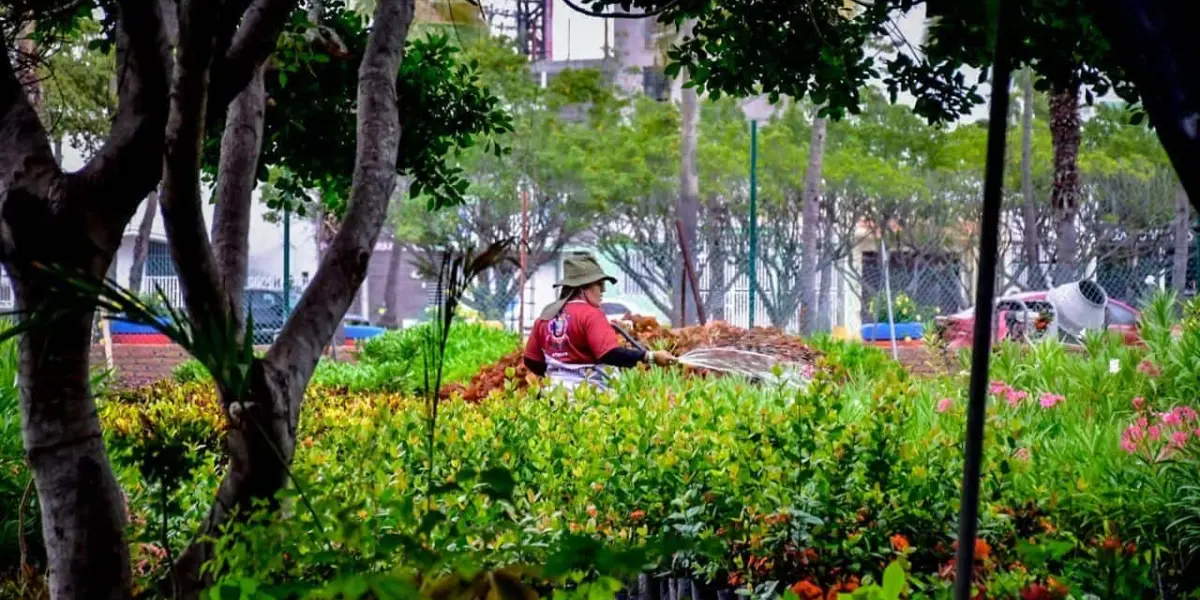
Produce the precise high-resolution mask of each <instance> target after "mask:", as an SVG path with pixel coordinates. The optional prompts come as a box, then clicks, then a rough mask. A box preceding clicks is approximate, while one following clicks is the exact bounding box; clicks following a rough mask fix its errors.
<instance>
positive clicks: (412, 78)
mask: <svg viewBox="0 0 1200 600" xmlns="http://www.w3.org/2000/svg"><path fill="white" fill-rule="evenodd" d="M296 4H297V3H296V2H289V1H286V0H254V1H253V2H244V3H232V4H229V5H222V6H221V7H219V8H218V9H216V10H214V9H213V7H212V6H210V5H209V4H208V3H205V2H200V1H198V0H185V1H184V2H183V3H182V4H181V6H180V9H181V10H180V13H179V14H180V17H179V20H180V31H181V33H182V35H181V38H180V43H179V46H178V49H177V50H176V51H174V52H172V51H171V49H170V44H169V43H168V39H167V35H166V34H165V33H164V23H163V21H164V19H163V11H162V6H160V5H159V4H158V3H153V2H152V3H146V2H141V3H138V2H126V1H118V2H116V3H115V6H107V5H106V6H105V8H107V9H108V10H109V11H110V12H107V13H105V15H106V20H105V21H104V22H105V23H109V24H111V25H112V29H111V31H109V32H107V34H108V39H113V40H114V41H115V48H116V64H117V67H118V68H117V69H116V72H117V73H118V77H119V79H118V86H117V89H118V104H117V109H116V111H115V116H114V119H113V124H112V126H111V129H110V131H109V133H108V135H107V136H106V139H105V141H104V143H103V144H102V145H101V146H100V147H99V149H98V150H97V151H96V153H95V155H94V156H92V157H91V159H90V160H89V161H88V163H87V164H86V165H85V166H84V168H83V169H82V170H80V171H78V172H75V173H64V172H63V171H62V169H61V167H60V166H59V165H58V163H57V162H56V160H55V158H54V156H53V154H52V152H51V150H50V144H49V141H48V137H47V134H46V131H45V129H44V128H43V126H42V124H41V123H40V122H39V120H38V116H37V114H36V113H35V112H34V110H33V107H32V106H31V104H30V103H29V100H28V98H27V97H26V95H25V93H24V90H23V89H22V85H21V81H20V80H19V79H18V77H17V74H16V70H15V69H14V67H13V62H12V61H11V59H10V55H9V54H8V53H6V55H5V58H4V60H2V61H0V123H2V126H0V142H2V143H0V190H3V191H4V195H3V197H0V218H2V219H3V222H4V223H3V225H4V226H3V227H2V228H0V250H2V253H0V254H2V255H0V258H2V259H3V262H4V264H5V266H6V267H7V268H8V270H9V272H10V273H11V275H12V278H13V281H14V287H15V288H16V293H17V303H18V308H19V309H20V310H21V311H24V312H27V313H31V315H32V316H31V317H29V318H28V319H24V320H23V321H22V326H21V327H22V329H20V331H22V332H23V334H24V335H23V336H22V344H21V345H22V364H21V370H20V379H21V382H20V387H21V390H22V397H21V410H22V416H23V430H24V437H25V441H26V451H27V455H28V457H29V463H30V466H31V468H32V470H33V473H34V480H35V483H36V487H37V490H38V496H39V504H40V506H41V508H42V528H43V532H44V538H45V541H46V551H47V558H48V561H49V568H50V569H49V572H50V587H51V594H52V596H53V597H56V598H67V597H80V596H83V597H97V598H100V597H105V598H107V597H112V598H124V597H129V596H130V594H131V589H130V585H131V584H130V582H131V575H130V568H129V553H128V549H127V547H126V546H125V544H124V542H123V539H122V536H123V530H124V525H125V523H124V519H125V509H124V502H123V498H122V495H121V492H120V489H119V487H118V486H117V483H116V480H115V478H114V477H113V473H112V469H111V466H110V465H109V462H108V459H107V456H106V455H105V451H104V446H103V442H102V438H101V435H100V425H99V422H98V420H97V417H96V409H95V404H94V401H93V399H92V395H91V393H90V390H89V381H90V378H89V375H88V350H89V343H90V339H91V321H92V313H93V308H92V306H93V305H94V303H95V300H96V299H95V298H94V297H89V294H88V293H84V292H82V291H80V292H79V294H74V293H71V294H64V293H63V288H62V287H61V286H62V285H63V282H62V276H61V275H56V273H60V272H62V270H66V271H67V272H70V273H78V274H79V276H82V277H83V278H86V279H88V280H94V281H99V280H101V279H103V278H104V277H105V275H106V274H107V272H108V267H109V265H110V264H111V262H112V259H113V254H114V252H115V251H116V248H117V247H118V245H119V243H120V240H121V237H122V235H123V232H124V230H125V226H126V224H127V223H128V222H129V220H130V218H131V217H132V216H133V214H134V211H135V210H136V208H137V206H138V204H139V203H140V202H141V201H142V199H143V198H144V197H145V196H146V195H147V194H148V193H150V192H151V190H153V189H154V187H155V185H156V184H157V183H158V181H159V176H160V174H162V175H164V177H163V179H164V181H163V190H162V206H163V217H164V222H165V223H166V226H167V233H168V238H169V242H170V245H171V251H172V255H173V258H174V259H175V262H176V264H177V265H178V266H179V270H180V280H181V284H182V287H183V292H184V299H185V304H186V308H187V312H188V314H189V315H190V316H189V317H188V319H189V321H190V322H189V323H187V324H183V325H182V326H181V328H177V329H175V330H174V331H175V332H176V335H177V336H178V339H180V340H181V341H183V342H186V343H188V344H190V345H192V347H193V348H194V349H197V350H200V349H204V350H205V351H204V353H203V354H200V355H199V358H201V359H202V360H204V361H205V364H206V366H208V367H209V369H210V371H212V372H213V374H214V378H215V380H216V381H217V382H218V384H219V388H220V390H219V391H220V397H221V400H222V402H223V408H224V410H225V411H226V414H227V415H228V418H229V420H230V428H229V430H228V433H227V439H226V445H227V449H228V451H229V456H230V464H229V466H228V469H227V470H226V475H227V476H226V478H225V479H224V481H223V482H222V484H221V486H220V490H219V492H218V498H217V499H216V500H215V501H214V503H213V507H212V510H211V511H210V513H209V515H208V518H207V519H206V520H205V523H204V524H203V525H202V527H201V533H202V534H204V535H201V536H199V537H198V538H197V539H199V540H202V541H201V542H198V543H197V544H195V545H193V546H192V547H190V548H189V550H188V551H187V552H185V553H184V555H183V557H182V558H181V560H180V562H179V563H178V565H177V567H178V570H177V571H178V574H179V575H180V577H181V578H180V579H179V580H178V582H179V583H180V584H181V586H182V587H181V588H180V589H179V590H177V591H178V592H180V593H181V595H183V596H187V597H190V596H194V595H195V594H196V593H198V592H199V590H200V589H202V584H201V582H200V581H199V578H198V577H197V576H198V574H199V567H200V565H201V564H202V563H203V561H204V558H205V556H206V555H207V552H208V546H207V543H208V542H207V541H206V540H207V539H208V538H207V535H208V534H210V533H212V532H215V531H216V530H217V528H219V527H221V526H222V525H223V524H224V523H225V522H226V520H227V519H228V518H229V517H230V515H231V514H233V511H239V509H243V510H241V511H239V512H240V513H241V514H245V513H246V512H248V510H247V509H249V508H250V507H251V506H252V505H253V504H255V503H256V502H258V501H260V500H270V499H271V498H273V497H274V494H275V492H277V491H278V490H279V489H280V487H281V486H282V485H283V484H284V483H285V481H286V477H285V474H286V471H287V461H288V460H289V459H290V456H291V452H292V449H293V448H294V444H295V440H294V435H295V434H294V432H295V428H296V419H297V418H298V414H299V408H300V402H301V400H302V396H303V394H302V392H303V390H304V388H305V387H306V385H307V382H308V379H309V377H310V376H311V374H312V371H313V369H314V367H315V365H316V362H317V358H318V357H319V355H320V351H321V349H322V348H323V347H324V346H325V344H326V343H327V342H328V340H329V338H330V337H331V336H332V333H333V329H334V327H335V326H336V324H337V323H338V321H340V318H341V315H343V314H344V313H345V310H346V308H347V307H348V306H349V304H350V302H351V300H352V297H353V295H354V290H356V289H357V287H358V285H359V283H360V282H361V281H362V279H363V277H364V276H365V269H366V260H365V257H367V256H369V254H370V251H371V249H372V248H373V245H374V241H375V239H376V237H377V236H378V234H379V230H380V228H381V226H382V222H383V216H384V212H385V209H386V206H387V202H388V199H389V198H390V195H391V190H392V187H393V184H394V181H395V177H396V173H397V171H398V170H404V171H409V172H412V173H415V174H416V176H417V177H418V178H422V180H423V184H424V185H425V186H427V187H428V188H429V189H431V190H438V189H444V188H445V186H446V185H449V186H450V188H451V191H449V192H442V193H434V194H433V195H434V196H435V197H441V198H447V197H451V198H452V197H453V191H452V190H453V189H455V188H456V186H457V185H458V180H457V179H456V178H455V176H454V174H453V172H452V171H447V169H446V165H445V164H444V161H443V156H444V154H445V152H446V151H448V150H451V149H454V148H456V147H460V146H463V145H468V144H469V143H470V141H471V140H472V139H473V137H474V136H475V135H476V133H485V134H486V133H488V132H491V131H494V130H495V126H496V125H497V116H498V115H501V113H500V112H499V109H498V108H497V107H496V105H495V99H494V98H492V97H490V96H489V95H488V94H487V93H486V91H484V90H482V89H481V88H479V87H478V82H477V79H476V78H475V77H474V76H473V75H472V72H471V68H470V67H469V66H457V67H456V66H455V64H454V61H453V60H452V59H453V52H452V51H450V50H449V49H448V48H447V47H446V46H445V45H444V44H440V45H439V43H438V42H436V41H430V42H414V43H420V44H421V46H420V48H419V51H417V52H413V53H412V57H413V58H412V60H410V61H407V62H403V63H402V57H403V56H404V47H405V43H406V36H407V30H408V23H409V21H410V20H411V16H412V3H411V1H405V0H385V1H381V2H379V3H378V6H377V8H376V10H375V15H374V18H373V21H372V23H373V26H372V29H371V31H370V33H369V34H368V33H366V32H362V33H361V39H362V40H364V42H363V43H362V45H361V46H359V48H360V50H361V51H360V54H361V56H362V60H361V63H360V66H359V68H358V69H357V72H358V75H357V77H355V76H354V75H353V73H354V69H353V68H351V69H350V73H351V76H350V81H351V82H355V81H356V82H357V83H356V85H357V88H358V101H357V102H352V101H349V99H348V96H350V94H343V95H341V96H340V97H338V96H337V94H335V93H331V92H333V91H334V90H335V88H333V87H331V86H330V85H329V84H331V83H333V80H332V78H328V79H326V80H322V81H321V82H320V83H323V84H326V85H327V87H325V88H320V87H318V86H314V87H311V88H309V91H308V92H307V94H306V93H304V92H300V93H298V94H297V96H299V98H300V99H301V100H302V101H300V102H291V103H288V102H284V101H283V100H285V98H284V97H276V98H275V100H276V102H277V103H278V104H279V105H282V106H290V107H291V110H293V111H294V110H308V109H311V108H312V105H313V104H320V102H322V101H324V102H340V103H341V104H342V106H343V108H342V110H341V112H338V111H334V110H328V107H327V106H326V107H322V108H324V109H326V110H325V112H324V113H323V114H322V116H323V117H325V119H324V120H321V119H316V120H313V121H312V123H314V124H332V125H338V124H344V123H346V122H347V120H348V122H349V123H351V124H355V123H356V124H357V135H353V136H349V137H351V138H353V139H355V140H356V144H357V148H356V152H355V154H354V159H352V160H351V159H348V158H345V157H338V156H336V155H329V154H327V153H324V152H323V153H322V154H321V159H320V160H322V161H324V163H325V167H324V169H325V170H324V171H323V173H324V174H326V177H324V178H323V180H322V181H323V182H327V183H330V184H331V185H330V186H329V188H328V189H329V190H342V194H345V190H349V193H348V201H347V202H344V203H343V205H344V206H345V209H344V214H345V217H344V219H343V222H342V227H341V228H340V230H339V232H338V234H337V235H336V236H335V237H334V239H333V240H332V242H331V244H330V249H329V251H328V252H327V253H326V255H325V256H324V259H323V261H322V265H321V268H320V269H319V270H318V272H317V274H316V276H315V278H314V282H315V283H316V284H317V287H315V288H312V289H310V293H307V294H306V295H305V296H304V297H303V299H302V300H301V302H300V303H299V305H298V306H297V307H296V311H295V312H294V313H293V317H292V318H291V319H289V321H288V323H287V324H286V325H285V326H284V329H283V332H282V333H281V335H280V339H279V341H278V342H277V343H276V344H275V345H274V346H273V347H272V348H271V350H270V351H269V352H268V354H267V356H265V357H263V358H252V357H249V356H248V355H243V354H241V353H240V351H238V350H237V348H238V347H240V346H241V342H240V336H238V335H237V334H236V333H235V334H232V335H228V334H222V333H221V332H230V331H236V323H237V313H236V312H235V307H234V306H233V305H232V302H231V299H230V298H231V296H230V295H229V294H228V293H227V291H226V290H225V288H224V286H223V284H222V281H221V279H220V278H219V277H218V268H217V261H216V259H215V258H214V256H213V253H212V251H211V247H210V244H209V240H208V235H207V233H208V232H207V231H206V230H205V228H204V225H203V219H202V217H201V197H200V176H201V169H200V167H201V147H202V144H203V142H204V140H205V138H206V135H205V134H206V132H207V130H209V129H211V128H215V129H216V130H217V131H220V130H221V129H224V128H225V124H224V122H223V120H224V119H223V117H224V113H225V109H226V107H227V106H228V105H229V103H230V102H231V101H232V100H234V99H235V98H237V97H238V96H239V95H240V94H241V93H242V91H243V90H244V89H245V88H246V86H247V84H249V83H250V81H251V80H252V79H253V78H254V77H255V73H256V72H259V71H261V69H262V66H263V64H264V63H265V62H266V61H267V59H268V58H269V57H270V56H271V55H272V54H273V53H274V52H275V49H276V42H277V40H278V39H279V37H280V34H281V33H282V32H284V30H285V29H287V28H288V26H289V23H294V22H295V20H294V19H292V18H291V15H292V12H293V10H294V9H295V8H296ZM46 8H47V9H48V10H49V12H47V13H44V14H36V13H35V14H32V15H31V16H32V17H46V18H38V19H37V20H36V22H37V26H38V28H39V33H40V34H41V35H44V36H47V37H48V36H51V35H53V34H55V33H58V32H60V31H63V30H66V31H70V30H72V28H71V27H66V28H64V27H62V24H61V23H60V22H59V21H56V19H55V17H56V16H57V15H59V11H57V9H58V8H59V7H57V6H48V7H46ZM83 8H84V10H80V11H76V12H71V11H66V12H67V13H69V14H70V15H72V17H74V18H79V17H80V16H81V15H82V16H85V17H86V16H87V15H88V14H91V11H89V10H86V9H87V8H89V7H83ZM90 8H95V7H90ZM112 11H115V12H112ZM22 14H23V13H22ZM5 16H6V17H7V16H11V15H5ZM342 21H343V22H346V23H353V22H354V21H353V20H352V19H346V18H342ZM2 24H3V25H4V26H5V27H6V28H7V27H9V26H10V25H12V23H10V21H9V20H8V19H5V20H4V21H3V23H2ZM22 26H23V25H22ZM359 27H360V28H359V31H361V25H360V26H359ZM56 28H58V29H56ZM5 33H9V32H8V31H7V29H6V32H5ZM6 39H10V38H6ZM292 48H293V49H294V48H295V47H294V46H293V47H292ZM304 51H305V53H307V54H309V55H313V54H315V53H311V52H308V49H307V48H305V49H304ZM285 62H286V61H285ZM321 62H322V63H323V64H332V61H329V60H328V57H326V60H324V61H321ZM398 74H399V76H398ZM427 81H439V82H441V83H440V84H439V85H438V86H432V87H431V86H427V85H425V84H424V83H423V82H427ZM398 87H399V88H400V89H401V90H403V91H402V93H400V94H398V93H397V88H398ZM344 89H345V88H343V90H344ZM350 89H353V86H351V88H350ZM314 90H320V92H321V93H314ZM401 101H402V102H403V106H404V108H405V111H404V112H405V118H404V119H401V117H400V110H399V107H400V106H401ZM345 115H348V116H347V117H343V119H342V120H338V119H335V118H333V117H338V116H345ZM289 116H290V115H289ZM402 126H403V127H404V130H405V135H404V140H405V142H404V146H403V147H404V148H405V150H406V151H409V150H410V149H411V151H410V152H407V153H406V154H401V153H400V152H399V148H400V131H401V127H402ZM353 127H354V126H353V125H352V126H351V128H353ZM285 131H286V127H278V128H277V129H276V133H279V134H280V135H279V138H286V137H287V136H285V135H283V132H285ZM345 131H346V128H342V129H341V130H337V131H327V132H326V133H330V134H333V135H331V136H330V137H332V138H334V139H337V140H339V141H340V140H343V139H344V138H345V137H347V136H346V133H345ZM318 133H320V131H312V130H310V131H307V132H306V135H309V136H313V137H315V138H319V136H318V135H317V134H318ZM243 135H244V133H243ZM243 141H245V140H243ZM278 141H279V139H272V145H271V146H270V147H269V148H264V157H271V158H278V157H280V156H281V155H282V153H281V152H280V151H279V150H280V146H279V145H278V144H277V142H278ZM317 143H327V144H328V143H329V142H327V141H324V142H323V141H318V142H317ZM239 146H243V145H239ZM331 147H333V146H332V144H330V145H327V146H325V148H322V150H325V149H328V148H331ZM291 149H293V150H294V149H295V147H294V146H293V147H291ZM267 150H270V152H267ZM247 154H248V155H250V154H251V153H247ZM249 158H251V159H252V158H254V157H253V156H252V155H251V156H249ZM290 158H292V159H293V160H292V162H293V163H295V164H297V165H299V166H301V167H305V166H307V167H312V166H313V165H314V164H316V163H317V162H319V161H317V160H315V159H312V157H311V155H310V162H309V163H307V164H304V163H303V161H301V160H295V159H297V155H296V154H293V155H291V157H290ZM401 158H403V160H400V159H401ZM159 164H162V165H164V171H163V172H160V171H159V170H158V169H157V168H151V169H147V168H145V166H146V165H159ZM213 164H219V161H213ZM343 167H344V170H342V169H341V168H343ZM351 171H352V173H353V175H352V177H351V175H350V173H351ZM313 173H314V170H310V171H308V172H305V173H304V174H305V175H312V174H313ZM218 177H219V178H220V177H225V178H228V177H231V175H230V170H221V173H220V174H219V175H218ZM222 187H223V186H222V185H221V182H220V181H218V185H217V188H218V189H220V188H222ZM35 231H41V232H45V231H54V232H56V235H54V236H46V235H44V234H43V235H38V234H36V233H35ZM40 265H56V269H57V270H51V271H47V270H46V269H45V268H44V267H42V266H40ZM80 289H82V288H80ZM88 289H94V288H88ZM77 291H78V290H77ZM92 293H94V292H92ZM47 316H48V317H47ZM44 317H45V318H44ZM50 317H52V318H50ZM189 331H203V332H205V336H206V338H207V339H208V340H210V341H209V342H208V343H207V344H208V345H205V346H202V345H199V344H197V343H195V342H194V340H193V339H191V338H189V337H188V335H189V334H188V333H187V332H189ZM243 376H244V378H243ZM281 455H282V457H281ZM281 458H282V460H281Z"/></svg>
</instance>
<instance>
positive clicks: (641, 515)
mask: <svg viewBox="0 0 1200 600" xmlns="http://www.w3.org/2000/svg"><path fill="white" fill-rule="evenodd" d="M645 518H646V511H644V510H642V509H640V508H639V509H637V510H635V511H633V512H631V513H629V519H630V520H631V521H641V520H642V519H645Z"/></svg>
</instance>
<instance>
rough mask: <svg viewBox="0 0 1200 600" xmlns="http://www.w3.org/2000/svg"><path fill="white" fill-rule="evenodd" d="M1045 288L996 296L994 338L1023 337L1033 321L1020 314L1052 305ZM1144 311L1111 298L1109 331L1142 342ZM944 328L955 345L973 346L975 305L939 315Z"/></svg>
mask: <svg viewBox="0 0 1200 600" xmlns="http://www.w3.org/2000/svg"><path fill="white" fill-rule="evenodd" d="M1046 294H1047V292H1045V291H1040V292H1025V293H1022V294H1014V295H1012V296H1004V297H1003V298H999V299H997V300H996V316H995V323H996V326H995V327H994V329H993V332H992V335H993V336H994V337H993V338H992V339H993V340H1002V339H1006V338H1012V339H1021V338H1022V337H1024V335H1023V334H1024V331H1023V330H1024V328H1025V327H1027V326H1028V325H1029V324H1028V323H1027V322H1026V321H1027V320H1026V319H1025V318H1023V317H1020V316H1019V315H1020V313H1021V311H1035V312H1041V311H1049V310H1050V308H1051V306H1050V303H1049V302H1048V301H1047V300H1046ZM1140 317H1141V313H1140V312H1139V311H1138V310H1137V309H1136V308H1134V307H1132V306H1130V305H1128V304H1126V303H1124V302H1121V301H1120V300H1113V299H1111V298H1109V300H1108V306H1107V307H1106V309H1105V316H1104V321H1105V323H1106V325H1107V327H1108V329H1109V331H1116V332H1119V333H1120V334H1121V336H1122V337H1123V338H1124V339H1125V343H1126V344H1131V345H1133V344H1139V343H1141V341H1142V338H1141V335H1139V334H1138V329H1137V323H1138V320H1139V319H1140ZM935 322H936V324H937V326H938V327H940V328H942V331H943V334H944V335H945V339H946V341H947V342H949V344H950V347H951V348H964V347H969V346H970V345H971V343H972V341H973V340H974V338H975V308H974V307H971V308H968V309H966V310H964V311H962V312H958V313H955V314H953V315H950V316H946V317H938V318H937V320H936V321H935ZM1042 323H1044V321H1043V320H1042V319H1035V320H1034V322H1033V323H1032V326H1033V327H1034V328H1036V329H1041V328H1042V326H1043V325H1042Z"/></svg>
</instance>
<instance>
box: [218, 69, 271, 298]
mask: <svg viewBox="0 0 1200 600" xmlns="http://www.w3.org/2000/svg"><path fill="white" fill-rule="evenodd" d="M265 108H266V91H265V89H264V84H263V68H262V66H259V68H258V69H257V70H255V74H254V77H253V78H252V79H251V80H250V83H249V85H247V86H246V89H244V90H242V93H240V94H238V97H237V98H236V99H235V100H234V101H233V103H232V104H230V105H229V117H228V119H226V121H225V133H224V135H222V136H221V161H220V165H219V167H218V171H217V207H216V210H215V212H214V213H213V224H212V238H213V250H214V252H215V254H216V256H215V258H216V261H217V275H218V277H219V278H220V279H221V283H222V288H223V289H224V290H225V294H226V295H227V296H228V298H227V301H228V302H229V305H230V306H231V307H232V309H233V317H234V318H237V319H239V320H240V319H241V317H242V313H243V310H242V309H243V306H242V296H243V295H244V293H245V290H246V275H247V271H248V268H249V267H248V264H247V263H248V260H249V254H248V253H249V244H250V204H251V201H252V199H251V194H252V193H253V192H254V182H255V179H254V175H255V173H256V172H257V170H258V161H259V155H260V154H261V151H262V137H263V111H264V110H265Z"/></svg>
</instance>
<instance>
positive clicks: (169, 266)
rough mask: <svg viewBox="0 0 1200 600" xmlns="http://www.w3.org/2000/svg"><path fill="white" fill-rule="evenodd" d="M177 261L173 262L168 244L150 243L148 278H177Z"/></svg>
mask: <svg viewBox="0 0 1200 600" xmlns="http://www.w3.org/2000/svg"><path fill="white" fill-rule="evenodd" d="M177 274H178V272H177V271H176V270H175V261H173V260H171V250H170V249H169V248H168V247H167V244H166V242H159V241H154V240H151V241H150V246H149V248H148V249H147V251H146V270H145V276H146V277H175V276H176V275H177Z"/></svg>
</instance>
